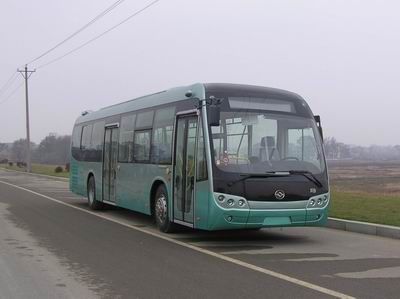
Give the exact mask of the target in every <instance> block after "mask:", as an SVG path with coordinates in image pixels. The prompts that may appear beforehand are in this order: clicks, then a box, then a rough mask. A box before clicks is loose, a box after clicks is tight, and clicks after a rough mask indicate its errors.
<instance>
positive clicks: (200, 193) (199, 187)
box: [194, 180, 210, 230]
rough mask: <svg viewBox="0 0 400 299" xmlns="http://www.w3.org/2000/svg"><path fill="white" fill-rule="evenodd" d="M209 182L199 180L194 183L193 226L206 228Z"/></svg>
mask: <svg viewBox="0 0 400 299" xmlns="http://www.w3.org/2000/svg"><path fill="white" fill-rule="evenodd" d="M209 195H210V183H209V182H208V180H207V181H201V182H197V183H196V200H195V212H194V217H195V218H194V227H195V228H199V229H204V230H207V229H208V214H209V212H208V211H209Z"/></svg>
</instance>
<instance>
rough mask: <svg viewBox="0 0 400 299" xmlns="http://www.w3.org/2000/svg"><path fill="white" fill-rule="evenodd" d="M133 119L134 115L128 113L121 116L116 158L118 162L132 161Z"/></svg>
mask: <svg viewBox="0 0 400 299" xmlns="http://www.w3.org/2000/svg"><path fill="white" fill-rule="evenodd" d="M135 119H136V115H128V116H123V117H122V118H121V128H120V135H119V153H118V160H119V161H120V162H132V161H133V130H134V124H135Z"/></svg>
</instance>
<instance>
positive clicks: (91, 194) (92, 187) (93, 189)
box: [87, 176, 104, 210]
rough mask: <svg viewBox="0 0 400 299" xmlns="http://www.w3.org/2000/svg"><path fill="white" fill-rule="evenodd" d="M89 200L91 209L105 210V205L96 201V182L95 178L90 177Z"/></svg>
mask: <svg viewBox="0 0 400 299" xmlns="http://www.w3.org/2000/svg"><path fill="white" fill-rule="evenodd" d="M87 198H88V205H89V208H90V209H92V210H101V209H103V208H104V204H103V203H102V202H100V201H98V200H97V199H96V182H95V180H94V177H93V176H90V177H89V180H88V184H87Z"/></svg>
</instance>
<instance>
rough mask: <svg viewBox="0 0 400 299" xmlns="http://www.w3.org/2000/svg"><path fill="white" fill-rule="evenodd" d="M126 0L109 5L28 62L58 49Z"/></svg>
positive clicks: (119, 0)
mask: <svg viewBox="0 0 400 299" xmlns="http://www.w3.org/2000/svg"><path fill="white" fill-rule="evenodd" d="M124 1H125V0H118V1H116V2H114V3H113V4H112V5H111V6H109V7H108V8H106V9H105V10H104V11H102V12H101V13H100V14H99V15H97V16H96V17H94V18H93V19H92V20H90V21H89V23H87V24H85V25H84V26H82V27H81V28H79V29H78V30H77V31H75V32H74V33H72V34H71V35H69V36H67V37H66V38H65V39H63V40H62V41H61V42H59V43H58V44H56V45H55V46H53V47H52V48H50V49H49V50H47V51H45V52H44V53H42V54H40V55H39V56H37V57H36V58H34V59H32V60H31V61H29V62H28V63H27V64H31V63H32V62H35V61H37V60H39V59H40V58H42V57H43V56H45V55H47V54H49V53H50V52H52V51H53V50H55V49H57V48H58V47H59V46H61V45H62V44H64V43H66V42H67V41H69V40H70V39H71V38H73V37H74V36H76V35H77V34H79V33H80V32H82V31H83V30H85V29H86V28H88V27H89V26H90V25H92V24H93V23H95V22H96V21H98V20H99V19H101V18H102V17H104V16H105V15H106V14H107V13H109V12H110V11H112V10H113V9H114V8H116V7H117V6H118V5H120V4H121V3H122V2H124Z"/></svg>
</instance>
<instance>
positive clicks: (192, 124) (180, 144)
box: [173, 114, 198, 226]
mask: <svg viewBox="0 0 400 299" xmlns="http://www.w3.org/2000/svg"><path fill="white" fill-rule="evenodd" d="M197 124H198V117H197V115H193V114H191V115H182V116H177V121H176V130H175V156H174V161H175V164H174V181H173V191H174V194H173V199H174V210H173V212H174V213H173V215H174V216H173V218H174V221H175V222H177V223H181V224H185V225H188V226H193V223H194V222H193V220H194V201H195V192H194V191H195V190H194V189H195V182H196V171H195V166H196V160H195V159H196V141H197Z"/></svg>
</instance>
